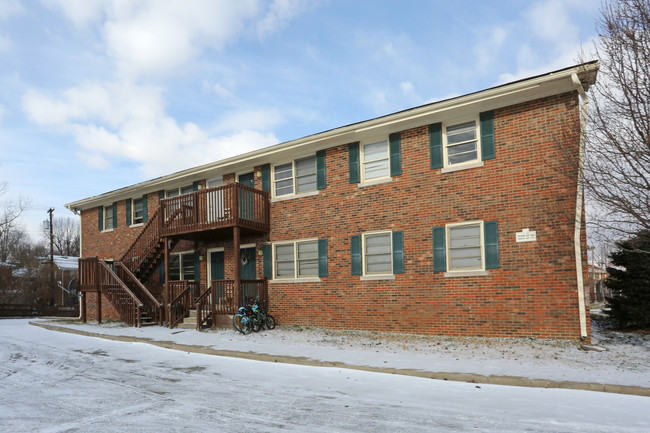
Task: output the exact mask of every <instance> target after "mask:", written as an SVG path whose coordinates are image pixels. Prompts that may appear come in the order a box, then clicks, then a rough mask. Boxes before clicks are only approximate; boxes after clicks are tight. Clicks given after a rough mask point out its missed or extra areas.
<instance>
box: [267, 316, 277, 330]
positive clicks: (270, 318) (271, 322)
mask: <svg viewBox="0 0 650 433" xmlns="http://www.w3.org/2000/svg"><path fill="white" fill-rule="evenodd" d="M266 328H267V329H273V328H275V319H274V318H273V316H271V315H270V314H267V315H266Z"/></svg>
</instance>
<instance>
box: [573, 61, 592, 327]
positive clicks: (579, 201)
mask: <svg viewBox="0 0 650 433" xmlns="http://www.w3.org/2000/svg"><path fill="white" fill-rule="evenodd" d="M571 80H572V81H573V85H574V86H575V88H576V90H577V91H578V93H579V94H580V99H581V100H582V104H581V106H580V152H579V160H578V185H577V190H578V191H577V194H576V216H575V228H574V237H573V242H574V247H575V248H574V249H575V257H576V279H577V283H578V314H579V315H580V338H581V339H582V340H586V339H587V311H586V308H585V286H584V276H583V274H584V272H583V268H582V247H581V245H580V232H581V231H582V206H583V199H584V177H585V176H584V165H585V134H586V133H587V128H586V127H587V104H588V103H589V97H588V96H587V93H586V92H585V89H584V88H583V87H582V83H581V82H580V79H579V78H578V75H577V74H576V73H575V72H574V73H573V74H572V75H571Z"/></svg>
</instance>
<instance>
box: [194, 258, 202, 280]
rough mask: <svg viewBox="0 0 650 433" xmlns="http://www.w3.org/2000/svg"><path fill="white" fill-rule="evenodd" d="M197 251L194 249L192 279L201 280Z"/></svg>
mask: <svg viewBox="0 0 650 433" xmlns="http://www.w3.org/2000/svg"><path fill="white" fill-rule="evenodd" d="M199 256H200V254H199V252H198V251H194V281H196V282H199V281H201V260H200V259H199Z"/></svg>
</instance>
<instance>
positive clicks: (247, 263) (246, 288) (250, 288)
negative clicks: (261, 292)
mask: <svg viewBox="0 0 650 433" xmlns="http://www.w3.org/2000/svg"><path fill="white" fill-rule="evenodd" d="M239 257H240V261H239V271H240V272H239V275H240V276H241V280H242V281H241V296H242V300H243V301H244V304H248V303H251V302H253V301H254V300H255V298H256V297H257V296H258V293H257V283H255V282H250V283H249V282H246V280H256V279H257V271H256V270H255V247H251V248H242V249H241V250H240V253H239Z"/></svg>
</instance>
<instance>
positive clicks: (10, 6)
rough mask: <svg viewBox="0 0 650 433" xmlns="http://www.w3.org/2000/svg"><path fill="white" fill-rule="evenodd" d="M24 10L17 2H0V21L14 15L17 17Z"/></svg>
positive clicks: (5, 0) (8, 0)
mask: <svg viewBox="0 0 650 433" xmlns="http://www.w3.org/2000/svg"><path fill="white" fill-rule="evenodd" d="M24 11H25V8H24V7H23V6H22V5H21V4H20V2H19V1H18V0H0V20H6V19H7V18H9V17H12V16H14V15H19V14H21V13H23V12H24Z"/></svg>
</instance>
